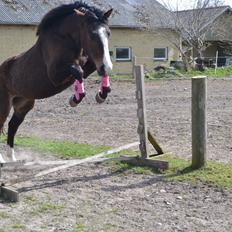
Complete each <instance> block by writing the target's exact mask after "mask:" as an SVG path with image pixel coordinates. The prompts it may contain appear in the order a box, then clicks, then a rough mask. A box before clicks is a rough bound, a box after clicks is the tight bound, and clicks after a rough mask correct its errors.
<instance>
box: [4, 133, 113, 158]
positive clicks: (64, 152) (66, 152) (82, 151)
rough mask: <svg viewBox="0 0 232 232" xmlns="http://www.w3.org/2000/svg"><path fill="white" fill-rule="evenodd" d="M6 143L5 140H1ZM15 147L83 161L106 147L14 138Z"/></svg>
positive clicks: (34, 138) (33, 138)
mask: <svg viewBox="0 0 232 232" xmlns="http://www.w3.org/2000/svg"><path fill="white" fill-rule="evenodd" d="M3 140H4V141H6V138H5V137H4V138H3ZM15 145H16V146H20V147H26V148H30V149H33V150H35V151H38V152H45V153H52V154H55V155H57V156H58V157H59V158H76V159H83V158H86V157H88V156H92V155H95V154H97V153H100V152H102V151H105V150H107V149H108V148H109V147H106V146H93V145H91V146H90V145H88V144H77V143H75V142H70V141H58V140H47V139H46V140H45V139H41V138H37V137H22V136H17V137H16V138H15Z"/></svg>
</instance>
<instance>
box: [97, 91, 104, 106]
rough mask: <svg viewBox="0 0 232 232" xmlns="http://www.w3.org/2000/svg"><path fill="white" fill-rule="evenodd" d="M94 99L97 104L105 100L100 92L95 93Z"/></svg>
mask: <svg viewBox="0 0 232 232" xmlns="http://www.w3.org/2000/svg"><path fill="white" fill-rule="evenodd" d="M95 99H96V102H97V103H99V104H101V103H103V102H104V101H105V100H106V99H104V98H102V97H101V96H100V92H99V93H97V94H96V97H95Z"/></svg>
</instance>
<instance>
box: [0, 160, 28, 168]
mask: <svg viewBox="0 0 232 232" xmlns="http://www.w3.org/2000/svg"><path fill="white" fill-rule="evenodd" d="M25 162H26V161H25V160H17V161H12V162H6V163H0V166H1V167H17V166H22V165H24V164H25Z"/></svg>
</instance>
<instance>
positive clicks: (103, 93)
mask: <svg viewBox="0 0 232 232" xmlns="http://www.w3.org/2000/svg"><path fill="white" fill-rule="evenodd" d="M110 92H111V88H110V78H109V76H103V77H102V78H101V84H100V89H99V92H98V93H97V95H96V101H97V103H103V102H104V101H105V100H106V98H107V96H108V94H109V93H110Z"/></svg>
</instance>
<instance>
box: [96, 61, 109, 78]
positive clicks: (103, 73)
mask: <svg viewBox="0 0 232 232" xmlns="http://www.w3.org/2000/svg"><path fill="white" fill-rule="evenodd" d="M111 70H112V68H107V67H106V66H105V65H104V64H103V65H102V66H101V67H100V68H99V69H98V70H97V73H98V75H99V76H107V75H109V72H110V71H111Z"/></svg>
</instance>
